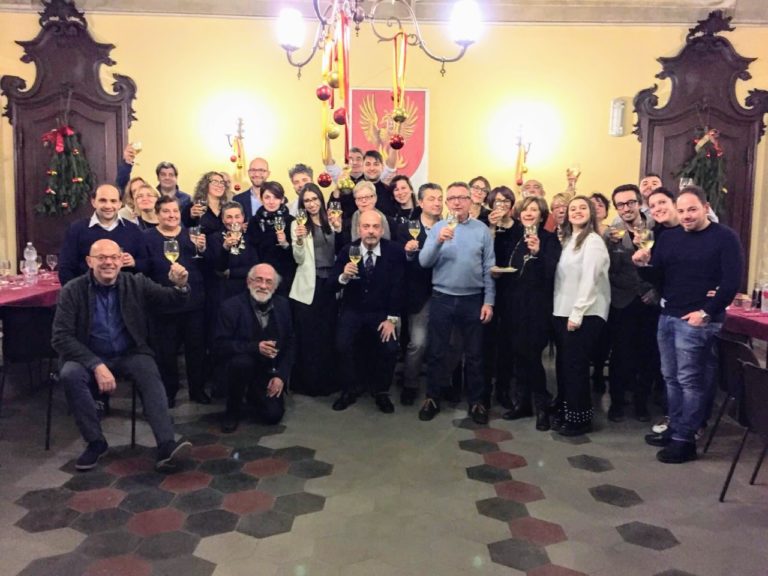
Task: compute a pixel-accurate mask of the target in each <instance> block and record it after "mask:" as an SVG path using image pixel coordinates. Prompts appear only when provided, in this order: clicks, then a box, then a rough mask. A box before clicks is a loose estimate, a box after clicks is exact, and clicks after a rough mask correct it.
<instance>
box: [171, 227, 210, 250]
mask: <svg viewBox="0 0 768 576" xmlns="http://www.w3.org/2000/svg"><path fill="white" fill-rule="evenodd" d="M202 233H203V228H202V226H190V227H189V238H190V240H192V244H194V245H195V255H194V256H192V258H202V256H200V251H199V250H198V248H197V238H198V237H199V236H200V235H201V234H202ZM166 257H167V256H166Z"/></svg>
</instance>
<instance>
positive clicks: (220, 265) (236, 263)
mask: <svg viewBox="0 0 768 576" xmlns="http://www.w3.org/2000/svg"><path fill="white" fill-rule="evenodd" d="M221 222H222V224H223V225H224V229H223V230H222V231H220V232H213V233H212V234H209V235H208V244H209V246H208V250H210V253H211V256H210V259H211V260H212V261H213V269H214V271H215V272H216V277H217V278H218V281H217V283H216V289H215V292H214V293H213V294H208V300H209V301H211V302H214V303H218V302H221V301H223V300H226V299H227V298H231V297H232V296H236V295H237V294H240V293H242V292H245V291H246V290H247V286H246V278H247V277H248V271H249V270H250V269H251V268H252V267H253V266H255V265H256V264H258V263H259V255H258V254H257V252H256V248H255V247H254V246H253V245H251V244H249V243H248V242H246V241H245V212H244V211H243V207H242V206H241V205H240V204H239V203H238V202H226V203H224V204H223V205H222V207H221ZM215 308H216V309H218V306H215ZM213 315H214V317H215V316H216V314H215V313H214V314H213Z"/></svg>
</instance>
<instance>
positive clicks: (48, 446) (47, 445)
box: [45, 378, 56, 450]
mask: <svg viewBox="0 0 768 576" xmlns="http://www.w3.org/2000/svg"><path fill="white" fill-rule="evenodd" d="M55 385H56V380H55V379H53V378H51V380H50V384H49V385H48V410H47V411H46V413H45V449H46V450H50V449H51V420H52V418H53V387H54V386H55Z"/></svg>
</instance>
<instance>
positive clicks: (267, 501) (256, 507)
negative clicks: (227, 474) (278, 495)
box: [221, 490, 275, 516]
mask: <svg viewBox="0 0 768 576" xmlns="http://www.w3.org/2000/svg"><path fill="white" fill-rule="evenodd" d="M274 504H275V497H274V496H272V494H268V493H266V492H262V491H261V490H246V491H245V492H234V493H232V494H227V495H226V496H224V501H223V502H222V503H221V507H222V508H223V509H224V510H229V511H230V512H233V513H235V514H240V515H241V516H245V515H247V514H254V513H256V512H265V511H267V510H270V509H271V508H272V507H273V506H274Z"/></svg>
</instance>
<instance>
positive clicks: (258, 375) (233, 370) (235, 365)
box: [225, 354, 285, 425]
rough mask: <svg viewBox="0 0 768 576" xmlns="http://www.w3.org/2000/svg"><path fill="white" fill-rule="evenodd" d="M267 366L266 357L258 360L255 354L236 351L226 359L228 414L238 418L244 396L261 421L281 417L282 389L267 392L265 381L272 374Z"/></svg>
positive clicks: (282, 404)
mask: <svg viewBox="0 0 768 576" xmlns="http://www.w3.org/2000/svg"><path fill="white" fill-rule="evenodd" d="M270 366H271V363H270V362H269V361H267V360H266V359H264V360H262V359H261V357H259V356H258V355H257V354H238V355H237V356H233V357H232V358H230V359H229V360H227V362H226V368H225V373H226V375H227V383H228V389H227V416H228V417H231V418H240V415H241V411H242V404H243V397H244V396H245V397H246V398H247V400H248V403H249V404H251V405H252V406H253V407H254V409H255V410H256V417H257V418H258V419H259V420H260V421H261V422H262V423H264V424H268V425H272V424H277V423H278V422H280V420H282V418H283V414H285V403H284V401H283V398H284V397H285V392H283V393H282V394H280V396H275V397H272V398H269V397H268V396H267V385H268V384H269V381H270V379H271V378H272V375H271V374H270V373H269V368H270Z"/></svg>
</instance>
